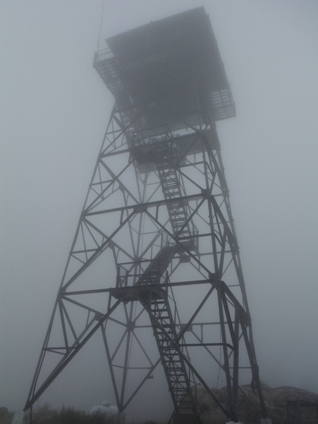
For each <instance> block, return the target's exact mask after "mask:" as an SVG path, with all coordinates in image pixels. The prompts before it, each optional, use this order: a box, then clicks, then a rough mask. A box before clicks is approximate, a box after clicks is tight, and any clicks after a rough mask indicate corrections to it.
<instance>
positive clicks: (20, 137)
mask: <svg viewBox="0 0 318 424" xmlns="http://www.w3.org/2000/svg"><path fill="white" fill-rule="evenodd" d="M201 5H203V6H204V7H205V10H206V12H207V13H208V14H209V15H210V20H211V23H212V27H213V30H214V33H215V36H216V38H217V40H218V46H219V49H220V53H221V57H222V60H223V62H224V65H225V70H226V73H227V76H228V79H229V82H230V85H231V89H232V94H233V97H234V101H235V104H236V111H237V117H236V118H232V119H228V120H226V121H222V122H218V123H217V129H218V134H219V138H220V142H221V147H222V156H223V161H224V165H225V171H226V177H227V182H228V186H229V189H230V200H231V206H232V212H233V215H234V219H235V225H236V232H237V237H238V242H239V246H240V254H241V259H242V263H243V270H244V275H245V280H246V288H247V294H248V299H249V306H250V310H251V315H252V320H253V329H254V341H255V347H256V352H257V359H258V363H259V367H260V377H261V379H262V380H263V381H265V382H266V383H267V384H269V385H270V386H273V387H277V386H287V385H290V386H296V387H300V388H304V389H308V390H311V391H315V392H318V364H317V362H318V359H317V350H318V341H317V340H318V337H317V336H318V334H317V319H318V309H317V299H318V285H317V275H318V265H317V264H318V261H317V253H318V225H317V216H318V200H317V199H318V198H317V194H318V193H317V183H318V167H317V158H318V145H317V142H318V139H317V134H318V119H317V109H318V106H317V99H318V72H317V71H318V54H317V53H318V51H317V40H318V3H317V2H316V1H314V0H303V1H301V2H300V1H296V0H281V1H279V2H278V1H277V0H259V1H257V2H251V1H247V0H241V1H239V2H238V1H234V0H210V1H207V0H202V1H201V2H198V1H194V0H191V1H190V0H173V1H168V0H130V1H128V0H116V1H115V0H105V7H104V13H103V16H102V9H103V1H101V0H98V1H97V0H93V1H92V0H81V1H75V0H67V1H62V0H54V1H53V0H47V1H45V2H43V1H37V0H29V1H28V2H23V1H17V0H11V1H6V0H3V1H2V2H1V3H0V34H1V35H0V43H1V47H0V51H1V76H0V78H1V86H0V87H1V88H0V90H1V95H0V107H1V127H0V134H1V145H0V149H1V155H0V161H1V163H0V172H1V217H2V219H1V224H0V225H1V271H0V272H1V296H0V349H1V351H0V352H1V353H0V361H1V362H0V403H1V405H0V406H6V407H7V408H9V409H10V410H18V409H21V408H23V406H24V404H25V401H26V398H27V394H28V391H29V388H30V385H31V380H32V377H33V373H34V370H35V366H36V362H37V359H38V356H39V353H40V349H41V346H42V343H43V338H44V336H45V331H46V328H47V326H48V322H49V318H50V314H51V311H52V308H53V304H54V301H55V297H56V293H57V290H58V287H59V284H60V280H61V277H62V273H63V269H64V266H65V263H66V259H67V255H68V252H69V249H70V246H71V242H72V239H73V236H74V232H75V229H76V226H77V222H78V219H79V216H80V212H81V209H82V205H83V202H84V199H85V195H86V192H87V187H88V184H89V182H90V179H91V175H92V172H93V168H94V165H95V161H96V158H97V154H98V152H99V149H100V144H101V142H102V138H103V134H104V131H105V128H106V125H107V122H108V119H109V115H110V112H111V108H112V105H113V98H112V95H111V94H110V92H108V90H107V88H106V86H105V85H104V84H103V82H102V80H101V79H100V77H99V75H98V74H97V72H96V71H95V70H94V69H93V67H92V63H93V57H94V53H95V51H96V50H97V48H98V47H99V46H101V47H102V46H104V45H105V44H104V39H105V38H108V37H110V36H112V35H115V34H119V33H121V32H123V31H126V30H129V29H132V28H135V27H138V26H140V25H143V24H146V23H148V22H150V21H154V20H157V19H160V18H164V17H167V16H169V15H172V14H176V13H179V12H182V11H185V10H189V9H191V8H194V7H197V6H201ZM93 346H94V349H92V348H90V345H89V344H88V345H87V346H85V348H84V349H83V352H80V354H79V355H78V357H77V358H76V359H75V360H74V361H73V362H72V363H71V364H70V366H69V367H68V368H67V369H66V370H65V372H63V373H62V374H61V376H59V378H58V379H57V380H56V382H54V383H53V384H52V386H51V387H50V388H49V389H48V391H47V392H46V393H45V394H44V395H43V396H42V398H41V399H40V401H39V403H38V404H42V405H43V404H44V403H45V402H49V403H50V404H51V405H52V406H53V407H60V406H61V405H62V404H65V405H67V406H68V405H70V406H74V407H75V408H79V409H86V410H87V409H89V408H90V407H91V406H93V405H94V404H96V403H99V402H100V401H102V400H104V399H108V400H110V401H114V398H113V395H112V389H111V382H110V379H109V375H108V371H107V364H106V361H105V358H104V354H103V353H102V352H101V350H102V346H101V340H100V338H99V337H98V336H97V335H96V336H94V344H93ZM99 347H100V350H99ZM149 384H150V385H152V386H149V390H148V391H146V392H145V393H143V395H142V396H139V397H137V398H136V402H135V403H134V405H132V406H131V407H130V409H129V414H130V417H131V418H133V419H135V420H138V419H139V418H140V417H142V416H144V415H145V416H147V417H151V415H152V414H158V415H159V416H160V413H161V415H162V417H166V416H167V413H166V410H167V411H168V415H169V413H170V412H171V409H172V404H171V401H170V399H169V395H168V393H167V390H166V383H165V382H164V380H163V378H162V374H161V373H160V370H158V371H157V374H155V378H154V380H153V381H152V382H150V383H149ZM156 393H160V394H161V396H162V402H163V404H164V407H163V406H162V404H160V405H158V402H154V401H153V396H155V394H156ZM146 405H149V407H148V406H146ZM143 410H144V411H145V413H144V414H143V412H141V411H143ZM159 411H161V412H159Z"/></svg>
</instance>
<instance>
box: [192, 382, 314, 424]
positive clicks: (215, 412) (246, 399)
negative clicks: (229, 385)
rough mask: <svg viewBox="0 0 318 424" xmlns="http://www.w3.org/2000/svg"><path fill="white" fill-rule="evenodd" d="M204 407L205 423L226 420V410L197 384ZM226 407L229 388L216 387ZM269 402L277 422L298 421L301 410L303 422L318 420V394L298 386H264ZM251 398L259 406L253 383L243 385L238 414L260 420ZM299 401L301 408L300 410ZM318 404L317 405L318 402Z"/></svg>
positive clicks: (250, 421) (249, 422)
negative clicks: (218, 388) (252, 387)
mask: <svg viewBox="0 0 318 424" xmlns="http://www.w3.org/2000/svg"><path fill="white" fill-rule="evenodd" d="M195 390H196V392H197V399H198V403H199V407H200V417H201V419H202V421H203V422H204V423H211V424H222V423H225V422H226V419H225V418H224V415H223V413H222V412H221V411H220V409H219V408H218V407H217V405H216V403H215V402H214V401H213V399H212V398H211V397H210V395H209V394H208V393H207V392H206V390H205V389H204V388H203V387H202V386H197V387H196V389H195ZM212 391H213V392H214V393H217V397H218V398H219V399H220V400H221V402H222V404H223V405H224V406H225V407H228V405H227V395H226V388H225V387H224V388H222V389H220V390H216V389H213V390H212ZM263 396H264V400H265V404H266V407H267V410H268V413H269V416H270V418H271V419H272V423H273V424H298V423H299V413H300V418H301V423H302V424H314V423H315V424H316V423H317V422H318V395H317V394H316V393H312V392H309V391H307V390H303V389H298V388H296V387H278V388H275V389H273V388H271V387H269V386H266V385H265V387H263ZM250 399H251V400H253V402H254V403H255V404H256V405H257V406H259V401H258V398H257V396H256V394H255V393H254V392H253V391H252V389H251V387H250V386H242V391H241V392H240V394H239V399H238V417H239V420H240V421H241V422H242V423H243V424H255V423H259V422H260V415H259V412H258V410H257V409H255V407H253V405H252V403H251V402H250ZM287 402H290V403H289V422H288V418H287ZM297 402H298V410H297ZM315 405H316V406H315Z"/></svg>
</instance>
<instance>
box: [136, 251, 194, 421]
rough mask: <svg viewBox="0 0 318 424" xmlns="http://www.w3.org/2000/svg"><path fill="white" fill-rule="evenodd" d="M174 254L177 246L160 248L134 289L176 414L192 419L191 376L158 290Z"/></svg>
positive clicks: (164, 291) (163, 294)
mask: <svg viewBox="0 0 318 424" xmlns="http://www.w3.org/2000/svg"><path fill="white" fill-rule="evenodd" d="M176 250H177V248H176V246H165V247H163V248H162V249H161V250H160V251H159V253H158V254H157V256H156V257H155V258H154V259H153V261H152V262H151V263H150V264H149V266H148V268H147V269H146V270H145V272H144V273H143V275H141V277H140V278H139V280H138V282H137V284H136V285H137V286H141V287H140V290H139V300H140V301H141V303H142V304H143V305H144V306H145V308H146V310H147V311H148V313H149V317H150V320H151V323H152V327H153V332H154V336H155V339H156V343H157V346H158V350H159V354H160V358H161V363H162V366H163V369H164V372H165V375H166V379H167V382H168V387H169V391H170V393H171V397H172V400H173V403H174V408H175V411H176V412H177V414H178V415H179V416H180V415H183V414H186V415H187V416H190V415H191V416H193V414H194V410H195V407H196V406H195V402H194V398H193V395H192V392H191V387H190V381H191V379H190V375H188V371H187V367H186V364H185V361H184V359H183V355H185V354H186V353H185V352H183V351H182V349H183V348H182V347H180V346H179V344H180V341H181V342H182V340H183V339H182V338H181V339H180V340H178V334H177V331H176V326H175V320H174V319H173V315H172V311H171V307H170V304H169V299H168V292H167V289H166V287H158V286H160V280H161V277H162V276H163V274H164V272H165V271H166V269H167V267H168V265H169V264H170V262H171V261H172V259H173V256H174V254H175V252H176ZM151 286H155V287H153V288H152V287H151ZM180 352H181V354H180Z"/></svg>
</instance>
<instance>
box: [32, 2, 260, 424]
mask: <svg viewBox="0 0 318 424" xmlns="http://www.w3.org/2000/svg"><path fill="white" fill-rule="evenodd" d="M107 44H108V47H109V49H107V50H103V51H99V52H97V53H96V56H95V61H94V67H95V69H96V70H97V72H98V73H99V75H100V76H101V78H102V79H103V81H104V83H105V84H106V86H107V87H108V89H109V90H110V91H111V93H112V95H113V96H114V98H115V104H114V107H113V110H112V113H111V116H110V120H109V123H108V126H107V130H106V133H105V137H104V140H103V144H102V147H101V150H100V153H99V155H98V158H97V162H96V166H95V169H94V172H93V177H92V180H91V183H90V185H89V190H88V193H87V197H86V200H85V203H84V207H83V210H82V213H81V216H80V220H79V223H78V227H77V230H76V234H75V237H74V241H73V244H72V247H71V251H70V254H69V257H68V260H67V265H66V269H65V272H64V274H63V279H62V282H61V286H60V289H59V291H58V296H57V299H56V302H55V306H54V310H53V314H52V317H51V320H50V323H49V327H48V330H47V334H46V337H45V340H44V344H43V348H42V350H41V354H40V358H39V362H38V366H37V368H36V372H35V376H34V379H33V382H32V385H31V389H30V393H29V397H28V400H27V403H26V406H25V409H28V408H30V407H31V406H32V405H33V404H34V402H35V401H36V400H37V399H38V398H39V397H40V396H41V394H42V393H43V392H44V391H45V390H46V388H47V387H48V386H49V385H50V384H51V383H52V382H53V380H54V379H55V378H56V377H57V375H58V374H59V373H60V372H61V371H62V370H63V369H64V368H65V367H66V366H67V364H68V363H69V362H70V361H71V360H72V358H73V357H74V356H75V355H76V354H77V352H78V351H79V350H80V349H81V348H82V347H83V345H84V344H85V343H87V342H88V341H89V339H90V338H91V336H92V335H93V334H94V333H95V332H97V331H99V332H101V336H102V340H103V343H104V347H105V353H106V358H107V362H108V366H109V370H110V377H111V381H112V385H113V389H114V395H115V398H116V402H117V405H118V408H119V411H120V412H123V411H124V410H125V408H126V407H127V405H128V404H129V403H130V402H131V401H132V400H133V398H134V397H135V395H136V394H137V393H138V392H139V390H141V389H142V388H143V387H144V386H145V385H147V384H149V383H148V381H149V379H151V378H152V377H153V373H154V371H155V369H156V367H157V365H159V364H161V365H162V367H163V371H164V374H165V377H166V381H167V386H168V389H169V392H170V394H171V398H172V401H173V405H174V414H173V419H174V422H175V423H181V422H182V423H186V422H189V423H190V422H195V420H196V419H197V417H198V415H199V412H200V411H199V410H198V408H199V407H198V404H197V399H196V397H197V390H198V387H199V385H201V386H203V388H204V389H205V390H206V391H207V392H208V393H209V395H210V396H211V397H212V398H213V400H214V401H215V402H216V403H217V404H218V405H219V407H220V408H221V409H222V410H223V412H224V414H225V415H226V416H227V418H228V420H229V421H237V420H238V416H237V401H238V394H239V392H240V393H242V394H243V395H244V396H246V397H248V394H247V392H246V391H245V390H244V388H242V387H241V385H242V384H246V383H250V382H251V381H252V385H253V387H254V392H255V398H258V405H260V410H261V411H260V412H261V416H262V417H263V418H266V408H265V405H264V401H263V397H262V392H261V387H260V380H259V376H258V366H257V362H256V356H255V351H254V346H253V339H252V330H251V319H250V314H249V309H248V304H247V297H246V292H245V285H244V280H243V273H242V268H241V262H240V257H239V249H238V244H237V239H236V235H235V231H234V225H233V218H232V214H231V209H230V203H229V193H228V187H227V184H226V180H225V175H224V168H223V165H222V160H221V154H220V144H219V140H218V135H217V132H216V124H215V122H216V121H218V120H222V119H226V118H231V117H234V116H235V106H234V103H233V99H232V95H231V91H230V88H229V84H228V81H227V77H226V74H225V71H224V67H223V64H222V61H221V58H220V54H219V51H218V47H217V44H216V40H215V37H214V35H213V31H212V27H211V24H210V21H209V18H208V16H207V15H206V13H205V11H204V8H202V7H200V8H196V9H193V10H191V11H188V12H184V13H181V14H179V15H176V16H172V17H169V18H166V19H162V20H159V21H156V22H152V23H150V24H147V25H145V26H142V27H140V28H137V29H134V30H131V31H128V32H125V33H122V34H119V35H116V36H114V37H112V38H110V39H108V40H107ZM151 342H152V344H151ZM54 361H55V362H54ZM220 373H221V374H222V375H223V379H224V381H225V385H226V388H227V399H228V400H227V406H225V405H224V404H223V403H222V402H221V400H220V399H219V397H218V392H217V391H215V390H212V389H211V387H215V386H216V381H217V377H218V375H220ZM250 400H251V402H252V399H250ZM258 407H259V406H258Z"/></svg>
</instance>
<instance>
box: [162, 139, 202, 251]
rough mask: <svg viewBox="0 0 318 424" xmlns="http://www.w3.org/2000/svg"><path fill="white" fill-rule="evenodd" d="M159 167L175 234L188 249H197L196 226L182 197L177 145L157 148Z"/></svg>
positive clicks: (165, 144)
mask: <svg viewBox="0 0 318 424" xmlns="http://www.w3.org/2000/svg"><path fill="white" fill-rule="evenodd" d="M156 153H157V161H156V163H157V169H158V173H159V178H160V183H161V187H162V192H163V195H164V198H165V200H166V201H167V209H168V214H169V218H170V222H171V226H172V231H173V234H174V235H175V236H176V237H177V238H180V239H181V240H180V243H181V244H182V245H183V246H184V247H185V248H186V249H188V250H190V251H191V250H196V249H197V244H196V239H195V238H194V237H193V236H194V235H195V232H196V231H195V230H196V229H195V226H194V224H193V223H191V222H189V221H188V219H189V210H188V209H189V208H188V206H187V203H186V201H185V200H184V199H183V198H182V197H183V194H182V180H181V176H180V175H179V174H178V172H177V164H176V162H177V159H178V151H177V147H176V146H174V144H172V142H171V141H170V142H169V143H162V144H161V146H160V148H157V152H156Z"/></svg>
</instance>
